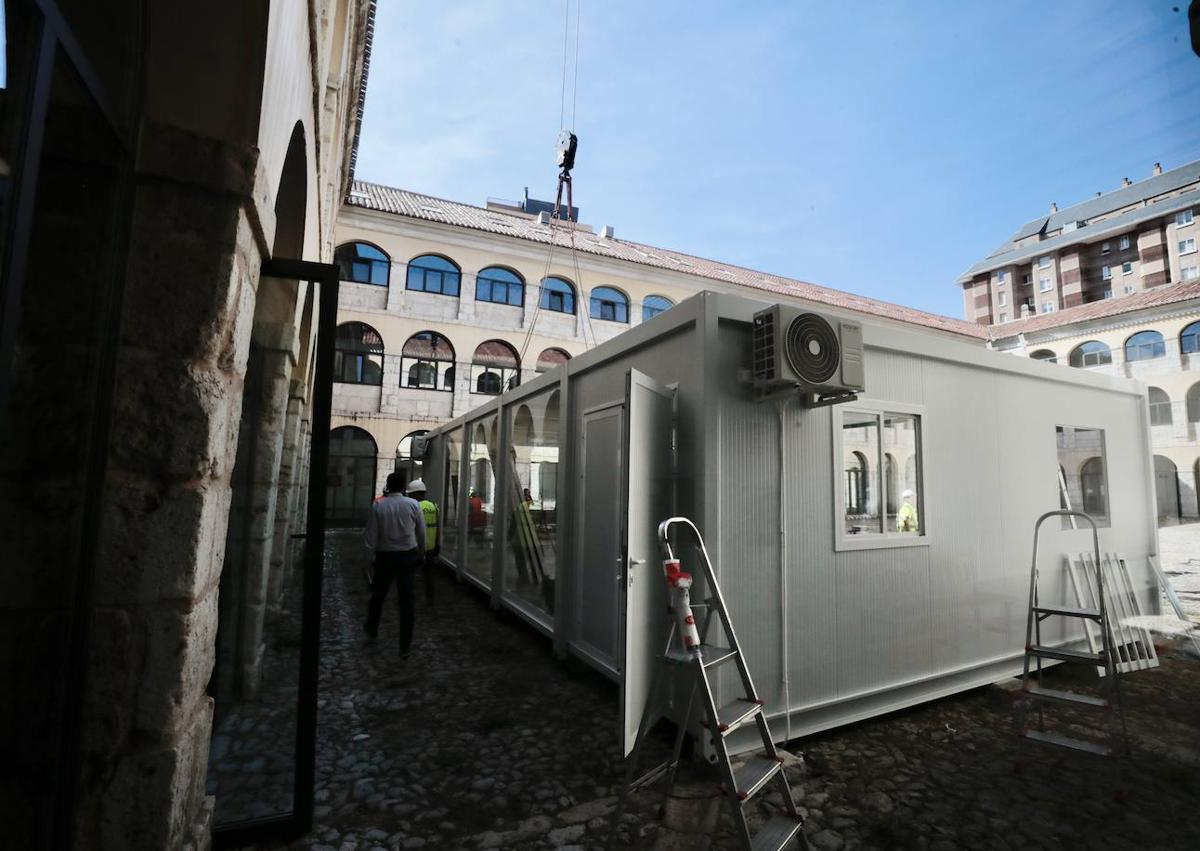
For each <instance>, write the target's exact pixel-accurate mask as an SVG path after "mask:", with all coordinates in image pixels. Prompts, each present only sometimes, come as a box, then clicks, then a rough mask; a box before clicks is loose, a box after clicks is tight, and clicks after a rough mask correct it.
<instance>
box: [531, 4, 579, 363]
mask: <svg viewBox="0 0 1200 851" xmlns="http://www.w3.org/2000/svg"><path fill="white" fill-rule="evenodd" d="M581 3H582V0H575V70H574V76H573V80H572V84H571V127H570V129H571V131H572V132H574V130H575V117H576V106H577V103H578V96H579V40H580V23H579V19H580V17H581V14H580V13H581V12H582V5H581ZM570 30H571V0H566V2H565V3H564V4H563V60H562V87H561V90H560V92H559V99H558V126H559V127H560V128H562V127H563V122H564V120H565V119H566V104H567V55H568V47H569V44H570ZM559 179H560V181H561V180H562V178H561V176H560V178H559ZM570 206H571V204H570V201H569V200H568V209H567V221H568V222H571V210H570ZM561 209H562V207H561V204H557V203H556V204H555V206H554V212H553V213H551V215H550V248H549V251H548V252H547V255H546V266H545V269H544V270H543V273H542V280H541V282H540V283H539V284H538V295H537V299H536V300H535V302H534V306H533V315H532V316H530V318H529V327H528V328H527V329H526V331H525V339H524V341H523V342H522V344H521V354H520V357H521V362H524V360H525V355H526V354H527V353H528V351H529V344H530V343H531V342H532V341H533V333H534V328H535V325H536V323H537V318H538V314H539V313H540V312H541V308H542V295H543V293H544V291H545V286H546V279H547V278H548V277H549V276H550V270H551V268H552V266H553V262H554V250H555V248H556V247H557V246H558V231H559V229H560V228H561V227H562V226H563V222H562V216H561ZM569 227H570V234H569V241H570V252H571V260H572V265H573V267H574V270H575V286H576V300H575V311H576V316H578V317H579V320H580V331H581V333H582V336H583V346H584V349H585V350H587V349H589V348H591V347H592V346H594V345H596V343H597V340H596V331H595V329H594V328H593V327H592V323H591V316H590V313H591V311H590V310H589V309H588V305H587V304H584V302H585V298H584V293H585V292H586V290H585V288H584V286H583V271H582V269H581V268H580V266H579V249H578V247H577V246H576V244H575V226H574V224H573V223H571V224H570V225H569ZM589 334H590V337H591V341H590V342H589V340H588V337H589Z"/></svg>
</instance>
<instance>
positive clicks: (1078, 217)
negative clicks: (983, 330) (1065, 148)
mask: <svg viewBox="0 0 1200 851" xmlns="http://www.w3.org/2000/svg"><path fill="white" fill-rule="evenodd" d="M1197 182H1200V160H1197V161H1196V162H1191V163H1188V164H1186V165H1182V166H1179V167H1178V168H1173V169H1171V170H1170V171H1164V172H1163V173H1162V174H1156V175H1154V176H1153V177H1149V178H1147V179H1146V180H1139V181H1138V182H1137V183H1133V184H1131V185H1129V186H1123V187H1121V188H1120V189H1117V190H1114V191H1112V192H1108V193H1105V194H1103V195H1100V196H1098V197H1096V198H1089V199H1088V200H1086V201H1082V202H1080V203H1078V204H1074V205H1072V206H1070V207H1067V208H1065V209H1063V210H1059V211H1058V212H1056V213H1050V214H1049V215H1046V216H1039V217H1038V218H1036V219H1033V220H1032V221H1029V222H1026V223H1025V224H1024V225H1023V226H1022V227H1021V229H1020V230H1018V231H1017V232H1016V233H1015V234H1013V235H1012V236H1011V237H1009V238H1008V239H1006V240H1005V241H1004V242H1003V243H1002V244H1001V245H1000V246H999V247H998V248H997V249H996V250H995V251H993V252H992V253H991V254H989V255H988V256H987V257H985V258H984V259H983V260H980V261H979V262H978V263H976V264H974V265H973V266H971V268H969V269H967V271H965V272H963V274H962V275H960V276H959V279H958V281H959V283H966V282H967V281H969V280H971V278H972V277H973V276H974V275H977V274H980V273H981V272H989V271H991V270H993V269H998V268H1000V267H1002V266H1010V265H1013V264H1016V263H1021V262H1024V261H1026V260H1031V259H1033V258H1034V257H1038V256H1041V255H1043V254H1047V253H1052V252H1054V251H1055V250H1057V249H1060V248H1063V247H1065V246H1068V245H1073V244H1075V243H1077V242H1085V241H1086V242H1094V241H1096V240H1097V239H1102V238H1104V237H1105V236H1116V235H1118V234H1120V233H1124V232H1125V231H1128V230H1129V229H1130V228H1132V227H1133V226H1134V225H1136V224H1139V223H1141V222H1144V221H1146V220H1148V219H1154V218H1158V217H1160V216H1164V215H1167V214H1169V213H1173V212H1176V211H1178V210H1181V209H1184V208H1186V207H1192V206H1196V205H1200V188H1197V189H1195V190H1192V191H1188V192H1185V193H1182V194H1180V195H1178V196H1176V197H1174V198H1167V199H1165V200H1161V201H1152V200H1151V199H1153V198H1158V197H1159V196H1161V195H1165V194H1167V193H1169V192H1174V191H1175V190H1177V189H1181V188H1183V187H1185V186H1188V185H1189V184H1192V183H1197ZM1133 204H1144V205H1145V206H1142V207H1137V208H1136V209H1133V210H1128V211H1126V212H1124V213H1122V214H1120V215H1119V216H1114V217H1113V218H1111V219H1105V220H1103V221H1100V222H1092V220H1093V219H1095V218H1096V217H1098V216H1103V215H1105V214H1106V213H1111V212H1113V211H1115V210H1120V209H1123V208H1125V207H1128V206H1130V205H1133ZM1071 222H1092V223H1091V224H1087V225H1085V226H1083V227H1080V228H1077V229H1076V230H1073V231H1067V232H1065V233H1059V234H1058V235H1056V236H1052V237H1050V238H1049V239H1044V240H1042V241H1040V242H1034V243H1031V244H1029V245H1026V246H1024V247H1021V248H1018V247H1017V246H1016V243H1017V241H1018V240H1022V239H1025V238H1026V237H1030V236H1034V235H1035V234H1039V233H1053V232H1054V231H1057V230H1061V229H1062V227H1063V226H1064V225H1067V224H1069V223H1071Z"/></svg>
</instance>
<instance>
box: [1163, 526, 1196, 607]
mask: <svg viewBox="0 0 1200 851" xmlns="http://www.w3.org/2000/svg"><path fill="white" fill-rule="evenodd" d="M1158 544H1159V549H1160V550H1161V555H1162V560H1161V562H1160V563H1161V564H1162V569H1163V572H1164V573H1166V574H1167V577H1168V578H1169V579H1170V580H1171V584H1172V585H1173V586H1175V591H1176V593H1178V594H1179V599H1180V602H1182V603H1183V607H1184V609H1185V610H1186V611H1187V613H1188V615H1189V616H1190V617H1191V619H1192V620H1194V621H1196V622H1198V623H1200V523H1189V524H1187V525H1186V526H1164V527H1163V528H1161V529H1159V530H1158Z"/></svg>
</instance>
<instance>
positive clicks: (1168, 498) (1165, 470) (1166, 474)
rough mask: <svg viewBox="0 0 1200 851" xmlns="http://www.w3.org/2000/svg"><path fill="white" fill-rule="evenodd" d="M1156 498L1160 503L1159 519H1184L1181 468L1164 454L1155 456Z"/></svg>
mask: <svg viewBox="0 0 1200 851" xmlns="http://www.w3.org/2000/svg"><path fill="white" fill-rule="evenodd" d="M1154 498H1155V502H1156V503H1157V504H1158V519H1159V520H1165V519H1166V518H1168V517H1172V518H1175V519H1176V520H1178V519H1182V514H1183V512H1182V511H1180V499H1179V469H1178V468H1177V467H1176V466H1175V462H1174V461H1172V460H1171V459H1170V458H1167V457H1166V456H1164V455H1155V456H1154Z"/></svg>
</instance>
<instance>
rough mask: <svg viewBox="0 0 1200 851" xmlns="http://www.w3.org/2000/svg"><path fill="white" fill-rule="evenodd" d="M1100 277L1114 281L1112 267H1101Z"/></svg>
mask: <svg viewBox="0 0 1200 851" xmlns="http://www.w3.org/2000/svg"><path fill="white" fill-rule="evenodd" d="M1100 277H1101V279H1103V280H1105V281H1109V280H1112V266H1101V267H1100Z"/></svg>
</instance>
